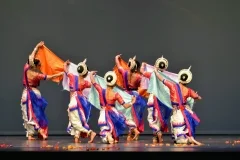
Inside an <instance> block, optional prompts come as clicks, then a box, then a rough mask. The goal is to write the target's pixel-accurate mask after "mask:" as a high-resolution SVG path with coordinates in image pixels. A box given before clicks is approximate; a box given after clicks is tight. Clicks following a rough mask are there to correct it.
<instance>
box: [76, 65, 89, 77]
mask: <svg viewBox="0 0 240 160" xmlns="http://www.w3.org/2000/svg"><path fill="white" fill-rule="evenodd" d="M83 70H84V68H83V66H79V67H78V68H77V72H78V73H82V72H83ZM88 71H89V69H88V66H87V73H86V74H84V75H82V76H83V77H87V75H88Z"/></svg>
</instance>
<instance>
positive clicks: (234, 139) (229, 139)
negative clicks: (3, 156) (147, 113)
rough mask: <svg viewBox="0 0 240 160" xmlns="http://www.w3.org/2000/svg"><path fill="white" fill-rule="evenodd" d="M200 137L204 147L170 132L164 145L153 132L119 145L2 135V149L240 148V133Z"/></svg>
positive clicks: (180, 150)
mask: <svg viewBox="0 0 240 160" xmlns="http://www.w3.org/2000/svg"><path fill="white" fill-rule="evenodd" d="M196 139H197V140H198V141H200V142H202V143H204V145H202V146H191V145H190V146H176V145H174V144H173V142H172V140H171V138H170V135H164V143H163V144H153V143H152V136H151V135H141V136H140V137H139V140H138V141H134V142H126V136H122V137H120V142H119V143H118V144H103V143H102V142H101V139H100V137H98V136H96V138H95V140H94V143H92V144H88V143H87V140H88V139H82V140H81V141H82V142H81V143H78V144H75V143H73V137H71V136H49V139H48V140H46V141H42V140H34V141H29V140H26V137H24V136H0V151H28V152H29V151H54V152H55V151H56V152H58V151H71V152H72V151H85V152H86V151H100V152H106V151H107V152H109V151H114V152H118V151H126V152H199V151H200V152H215V151H219V152H228V151H231V152H232V151H237V152H239V151H240V135H238V136H237V135H198V136H197V137H196Z"/></svg>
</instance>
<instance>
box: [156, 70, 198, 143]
mask: <svg viewBox="0 0 240 160" xmlns="http://www.w3.org/2000/svg"><path fill="white" fill-rule="evenodd" d="M190 69H191V66H190V67H189V68H188V69H182V70H181V71H180V72H179V73H178V77H179V83H173V82H171V81H169V80H167V79H165V78H163V76H162V75H161V74H160V73H159V72H158V69H157V68H155V69H154V72H155V73H156V76H157V78H158V79H159V80H160V81H161V82H162V83H163V84H164V85H165V86H167V87H168V88H169V90H170V99H171V103H172V107H173V115H172V116H171V120H170V122H171V128H172V134H173V139H174V140H175V143H177V144H179V143H180V144H187V143H193V144H197V145H201V143H200V142H198V141H196V140H195V128H196V126H197V125H198V124H199V122H200V119H199V118H198V117H197V115H196V114H195V113H194V112H193V111H192V110H189V109H188V108H187V107H186V101H187V98H188V97H192V98H193V99H198V100H201V99H202V98H201V97H200V96H199V95H198V94H197V93H196V92H194V91H193V90H192V89H190V88H188V87H186V85H187V84H189V83H190V82H191V80H192V72H191V71H190Z"/></svg>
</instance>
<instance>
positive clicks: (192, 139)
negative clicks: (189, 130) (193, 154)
mask: <svg viewBox="0 0 240 160" xmlns="http://www.w3.org/2000/svg"><path fill="white" fill-rule="evenodd" d="M190 142H191V143H193V144H196V145H198V146H200V145H203V144H202V143H200V142H198V141H196V140H195V139H194V138H193V137H190Z"/></svg>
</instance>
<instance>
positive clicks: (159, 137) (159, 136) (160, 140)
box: [157, 132, 163, 143]
mask: <svg viewBox="0 0 240 160" xmlns="http://www.w3.org/2000/svg"><path fill="white" fill-rule="evenodd" d="M157 137H158V142H159V143H162V142H163V138H162V133H160V132H159V133H158V134H157Z"/></svg>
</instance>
